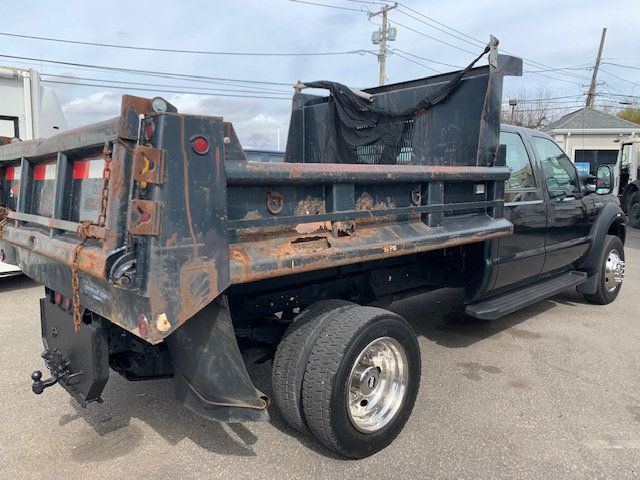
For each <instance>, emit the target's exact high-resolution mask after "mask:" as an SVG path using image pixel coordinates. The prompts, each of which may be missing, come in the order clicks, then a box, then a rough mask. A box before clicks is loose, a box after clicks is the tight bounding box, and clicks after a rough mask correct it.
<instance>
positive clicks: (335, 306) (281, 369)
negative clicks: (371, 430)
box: [271, 300, 356, 433]
mask: <svg viewBox="0 0 640 480" xmlns="http://www.w3.org/2000/svg"><path fill="white" fill-rule="evenodd" d="M355 306H356V304H355V303H351V302H346V301H343V300H321V301H319V302H316V303H314V304H312V305H310V306H309V307H308V308H306V309H305V310H303V311H302V312H301V313H300V314H299V315H298V316H296V318H295V319H294V320H293V322H292V323H291V325H289V327H288V328H287V330H286V331H285V332H284V335H283V336H282V339H281V340H280V343H279V344H278V349H277V350H276V354H275V357H274V359H273V365H272V369H271V383H272V387H273V398H274V400H275V403H276V405H278V408H279V409H280V412H281V413H282V416H283V417H284V419H285V420H286V421H287V423H288V424H289V425H291V426H292V427H293V428H295V429H296V430H298V431H300V432H302V433H309V428H308V427H307V422H306V420H305V418H304V415H303V413H302V380H303V377H304V370H305V368H306V366H307V362H308V361H309V356H310V355H311V350H312V349H313V346H314V344H315V343H316V340H317V338H318V337H319V336H320V334H321V333H322V330H324V328H325V327H326V325H327V323H328V321H329V320H330V318H331V317H333V316H335V315H337V314H338V313H340V312H343V311H345V310H347V309H349V308H353V307H355Z"/></svg>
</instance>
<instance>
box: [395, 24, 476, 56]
mask: <svg viewBox="0 0 640 480" xmlns="http://www.w3.org/2000/svg"><path fill="white" fill-rule="evenodd" d="M393 23H394V24H396V25H398V26H400V27H402V28H406V29H407V30H410V31H412V32H414V33H417V34H418V35H422V36H423V37H426V38H429V39H431V40H434V41H436V42H439V43H442V44H444V45H447V46H449V47H451V48H455V49H457V50H460V51H462V52H465V53H469V54H471V55H476V54H477V53H478V52H472V51H470V50H467V49H466V48H462V47H459V46H457V45H454V44H452V43H449V42H445V41H444V40H440V39H439V38H437V37H432V36H431V35H427V34H426V33H424V32H421V31H420V30H416V29H414V28H411V27H409V26H407V25H403V24H402V23H400V22H398V21H397V20H394V21H393Z"/></svg>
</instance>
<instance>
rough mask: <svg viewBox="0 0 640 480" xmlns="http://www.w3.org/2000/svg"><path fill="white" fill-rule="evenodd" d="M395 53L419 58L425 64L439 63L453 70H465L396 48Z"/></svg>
mask: <svg viewBox="0 0 640 480" xmlns="http://www.w3.org/2000/svg"><path fill="white" fill-rule="evenodd" d="M393 51H394V52H401V53H404V54H405V55H409V56H410V57H413V58H417V59H419V60H424V61H425V62H431V63H437V64H438V65H444V66H445V67H451V68H457V69H462V68H464V67H461V66H460V65H453V64H451V63H444V62H439V61H437V60H432V59H430V58H425V57H421V56H420V55H416V54H415V53H411V52H407V51H405V50H401V49H399V48H394V49H393Z"/></svg>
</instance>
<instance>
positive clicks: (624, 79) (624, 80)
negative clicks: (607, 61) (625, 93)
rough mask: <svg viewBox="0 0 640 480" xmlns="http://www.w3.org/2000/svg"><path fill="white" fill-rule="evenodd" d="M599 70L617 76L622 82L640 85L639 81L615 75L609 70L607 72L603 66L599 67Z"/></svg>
mask: <svg viewBox="0 0 640 480" xmlns="http://www.w3.org/2000/svg"><path fill="white" fill-rule="evenodd" d="M600 71H601V72H602V73H606V74H607V75H611V76H612V77H614V78H617V79H618V80H622V81H623V82H627V83H630V84H631V85H640V83H638V82H634V81H632V80H627V79H626V78H622V77H620V76H618V75H616V74H615V73H611V72H609V71H607V70H604V69H603V68H601V69H600Z"/></svg>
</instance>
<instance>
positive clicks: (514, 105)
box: [509, 98, 518, 124]
mask: <svg viewBox="0 0 640 480" xmlns="http://www.w3.org/2000/svg"><path fill="white" fill-rule="evenodd" d="M509 105H511V124H513V117H514V115H515V110H516V105H518V100H517V99H515V98H510V99H509Z"/></svg>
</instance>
